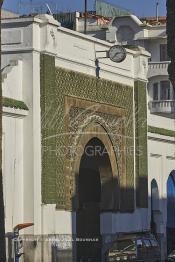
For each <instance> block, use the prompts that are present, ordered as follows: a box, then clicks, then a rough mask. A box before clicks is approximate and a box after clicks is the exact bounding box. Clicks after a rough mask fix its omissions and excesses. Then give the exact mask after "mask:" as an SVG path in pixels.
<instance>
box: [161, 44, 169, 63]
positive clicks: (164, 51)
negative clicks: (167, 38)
mask: <svg viewBox="0 0 175 262" xmlns="http://www.w3.org/2000/svg"><path fill="white" fill-rule="evenodd" d="M160 61H170V58H169V57H168V54H167V44H161V45H160Z"/></svg>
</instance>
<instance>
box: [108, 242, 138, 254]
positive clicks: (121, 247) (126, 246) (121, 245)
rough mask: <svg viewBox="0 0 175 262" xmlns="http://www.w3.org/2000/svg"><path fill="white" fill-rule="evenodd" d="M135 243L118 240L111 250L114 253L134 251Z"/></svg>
mask: <svg viewBox="0 0 175 262" xmlns="http://www.w3.org/2000/svg"><path fill="white" fill-rule="evenodd" d="M135 249H136V247H135V241H134V240H132V239H125V240H118V241H117V242H115V243H114V244H113V246H112V250H116V251H134V250H135Z"/></svg>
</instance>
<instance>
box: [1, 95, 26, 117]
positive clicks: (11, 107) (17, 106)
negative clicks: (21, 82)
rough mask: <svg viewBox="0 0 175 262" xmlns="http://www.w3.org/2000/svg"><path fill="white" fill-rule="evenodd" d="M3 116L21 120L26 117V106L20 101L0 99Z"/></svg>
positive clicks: (7, 98)
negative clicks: (0, 100)
mask: <svg viewBox="0 0 175 262" xmlns="http://www.w3.org/2000/svg"><path fill="white" fill-rule="evenodd" d="M2 107H3V110H2V112H3V116H9V117H17V118H23V117H25V116H27V115H28V112H29V109H28V107H27V105H26V104H25V103H24V102H23V101H20V100H16V99H12V98H9V97H3V98H2Z"/></svg>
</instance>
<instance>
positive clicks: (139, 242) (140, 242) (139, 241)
mask: <svg viewBox="0 0 175 262" xmlns="http://www.w3.org/2000/svg"><path fill="white" fill-rule="evenodd" d="M137 246H138V247H140V246H143V243H142V240H141V239H137Z"/></svg>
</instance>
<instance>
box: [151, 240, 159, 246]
mask: <svg viewBox="0 0 175 262" xmlns="http://www.w3.org/2000/svg"><path fill="white" fill-rule="evenodd" d="M150 242H151V245H152V246H153V247H158V246H159V245H158V242H157V241H156V240H154V239H150Z"/></svg>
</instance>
